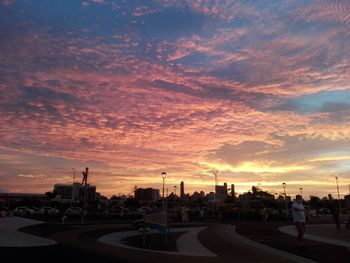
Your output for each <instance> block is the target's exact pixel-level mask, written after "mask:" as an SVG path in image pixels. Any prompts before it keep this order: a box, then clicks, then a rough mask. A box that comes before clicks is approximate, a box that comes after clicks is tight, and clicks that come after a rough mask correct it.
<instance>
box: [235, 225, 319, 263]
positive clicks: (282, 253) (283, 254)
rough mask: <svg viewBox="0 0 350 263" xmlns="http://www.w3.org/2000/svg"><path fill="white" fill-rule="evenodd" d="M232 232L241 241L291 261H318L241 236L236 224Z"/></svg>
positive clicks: (304, 262) (299, 262)
mask: <svg viewBox="0 0 350 263" xmlns="http://www.w3.org/2000/svg"><path fill="white" fill-rule="evenodd" d="M232 232H233V236H234V237H235V238H236V239H238V240H240V241H241V242H243V243H245V244H248V245H251V246H253V247H256V248H259V249H261V250H264V251H267V252H270V253H273V254H275V255H278V256H280V257H283V258H286V259H288V260H291V261H294V262H298V263H316V262H317V261H313V260H311V259H308V258H303V257H300V256H297V255H294V254H292V253H289V252H285V251H282V250H279V249H276V248H273V247H269V246H266V245H264V244H261V243H259V242H256V241H253V240H251V239H248V238H246V237H244V236H241V235H240V234H238V233H237V232H236V226H233V231H232Z"/></svg>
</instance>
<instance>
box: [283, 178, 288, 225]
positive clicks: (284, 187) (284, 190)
mask: <svg viewBox="0 0 350 263" xmlns="http://www.w3.org/2000/svg"><path fill="white" fill-rule="evenodd" d="M282 187H283V193H284V203H285V205H286V218H288V204H287V194H286V187H287V184H286V183H282Z"/></svg>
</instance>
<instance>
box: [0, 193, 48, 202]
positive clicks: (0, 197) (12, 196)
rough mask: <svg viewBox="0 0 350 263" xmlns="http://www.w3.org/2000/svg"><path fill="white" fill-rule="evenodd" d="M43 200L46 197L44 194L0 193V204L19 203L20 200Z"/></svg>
mask: <svg viewBox="0 0 350 263" xmlns="http://www.w3.org/2000/svg"><path fill="white" fill-rule="evenodd" d="M24 199H25V200H44V199H46V195H44V194H25V193H0V203H1V202H3V203H8V202H9V201H21V200H24Z"/></svg>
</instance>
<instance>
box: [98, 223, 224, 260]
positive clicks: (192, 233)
mask: <svg viewBox="0 0 350 263" xmlns="http://www.w3.org/2000/svg"><path fill="white" fill-rule="evenodd" d="M205 228H206V227H186V228H172V229H170V232H171V233H179V232H187V233H185V234H183V235H182V236H181V237H180V238H179V239H178V240H177V242H176V246H177V249H178V252H174V251H161V250H152V249H143V248H137V247H133V246H128V245H126V244H125V243H122V240H123V239H125V238H126V237H132V236H140V234H138V233H136V231H124V232H114V233H111V234H107V235H104V236H102V237H100V238H99V239H98V241H99V242H101V243H104V244H107V245H111V246H116V247H121V248H127V249H134V250H139V251H144V252H152V253H161V254H170V255H181V256H197V257H215V256H217V255H215V254H213V253H212V252H211V251H209V250H208V249H206V248H205V247H204V246H203V245H202V244H201V243H200V242H199V240H198V238H197V235H198V233H199V232H201V231H202V230H204V229H205ZM150 233H159V232H158V231H157V230H151V231H149V232H148V234H150Z"/></svg>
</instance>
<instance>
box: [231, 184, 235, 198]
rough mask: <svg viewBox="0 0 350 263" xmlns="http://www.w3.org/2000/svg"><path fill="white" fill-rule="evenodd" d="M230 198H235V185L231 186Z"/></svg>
mask: <svg viewBox="0 0 350 263" xmlns="http://www.w3.org/2000/svg"><path fill="white" fill-rule="evenodd" d="M231 196H232V197H233V198H235V185H234V184H231Z"/></svg>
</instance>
